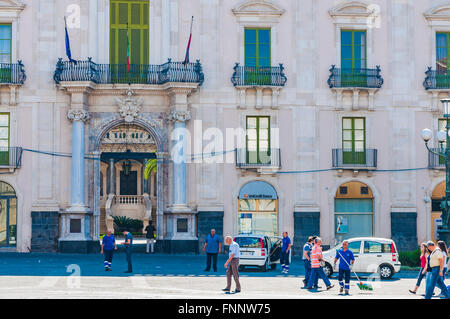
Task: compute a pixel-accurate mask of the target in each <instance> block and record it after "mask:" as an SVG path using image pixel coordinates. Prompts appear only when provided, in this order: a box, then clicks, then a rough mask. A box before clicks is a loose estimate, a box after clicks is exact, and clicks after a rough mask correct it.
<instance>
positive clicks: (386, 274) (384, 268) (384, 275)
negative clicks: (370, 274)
mask: <svg viewBox="0 0 450 319" xmlns="http://www.w3.org/2000/svg"><path fill="white" fill-rule="evenodd" d="M378 273H379V274H380V278H381V279H391V278H392V276H393V275H394V268H393V267H392V266H391V265H388V264H383V265H380V268H378Z"/></svg>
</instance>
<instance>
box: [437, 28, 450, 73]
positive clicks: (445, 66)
mask: <svg viewBox="0 0 450 319" xmlns="http://www.w3.org/2000/svg"><path fill="white" fill-rule="evenodd" d="M449 36H450V33H448V32H437V33H436V71H437V73H439V74H444V73H446V72H447V70H449V69H450V61H449V57H450V50H449V42H450V41H449V40H450V39H449Z"/></svg>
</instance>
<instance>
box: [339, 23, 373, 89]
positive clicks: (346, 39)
mask: <svg viewBox="0 0 450 319" xmlns="http://www.w3.org/2000/svg"><path fill="white" fill-rule="evenodd" d="M366 52H367V45H366V31H361V30H359V31H355V30H341V72H342V73H341V81H342V86H346V87H366V86H367V70H366V68H367V54H366Z"/></svg>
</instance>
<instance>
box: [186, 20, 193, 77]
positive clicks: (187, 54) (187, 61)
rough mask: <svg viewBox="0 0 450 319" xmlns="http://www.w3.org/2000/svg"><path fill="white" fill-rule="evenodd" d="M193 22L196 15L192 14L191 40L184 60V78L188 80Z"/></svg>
mask: <svg viewBox="0 0 450 319" xmlns="http://www.w3.org/2000/svg"><path fill="white" fill-rule="evenodd" d="M193 24H194V16H192V19H191V29H190V32H189V41H188V46H187V49H186V56H185V58H184V62H183V65H184V68H185V72H184V76H183V80H184V81H185V80H186V76H187V72H186V71H187V64H188V63H189V51H190V49H191V40H192V26H193Z"/></svg>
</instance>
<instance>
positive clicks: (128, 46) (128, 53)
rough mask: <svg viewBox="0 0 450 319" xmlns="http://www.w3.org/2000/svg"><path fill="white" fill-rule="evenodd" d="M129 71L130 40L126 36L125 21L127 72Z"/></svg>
mask: <svg viewBox="0 0 450 319" xmlns="http://www.w3.org/2000/svg"><path fill="white" fill-rule="evenodd" d="M129 72H130V40H129V37H128V23H127V73H129Z"/></svg>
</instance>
